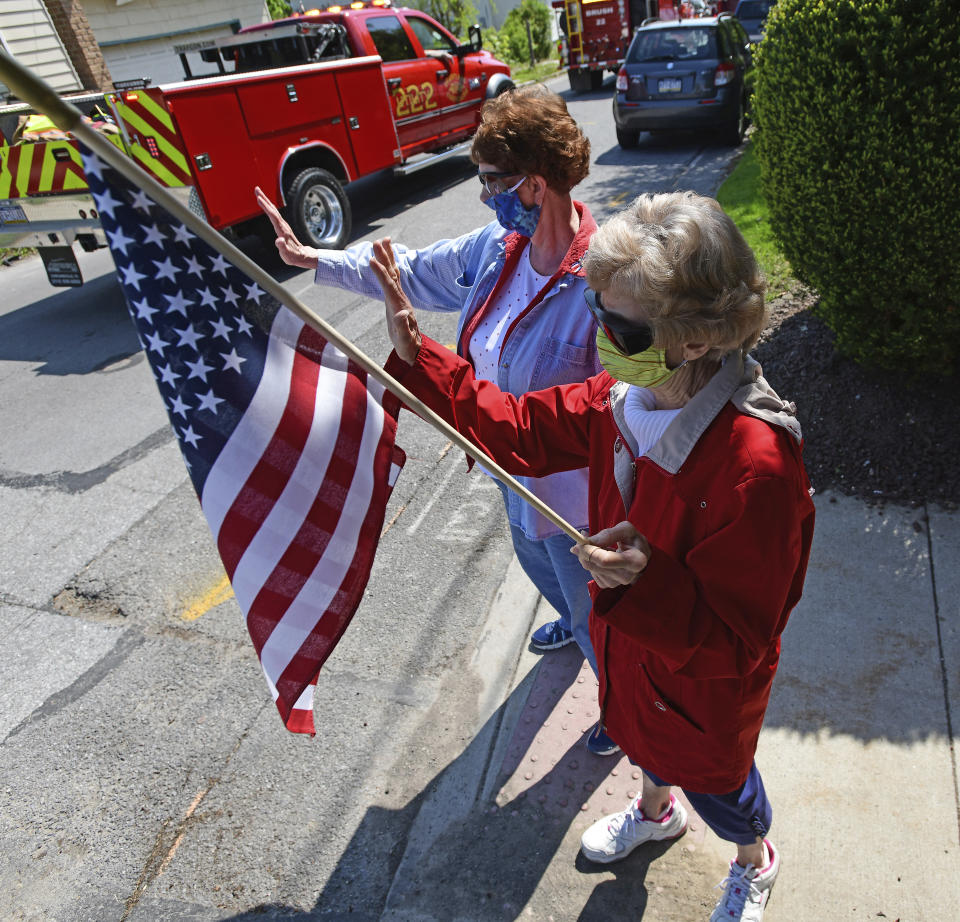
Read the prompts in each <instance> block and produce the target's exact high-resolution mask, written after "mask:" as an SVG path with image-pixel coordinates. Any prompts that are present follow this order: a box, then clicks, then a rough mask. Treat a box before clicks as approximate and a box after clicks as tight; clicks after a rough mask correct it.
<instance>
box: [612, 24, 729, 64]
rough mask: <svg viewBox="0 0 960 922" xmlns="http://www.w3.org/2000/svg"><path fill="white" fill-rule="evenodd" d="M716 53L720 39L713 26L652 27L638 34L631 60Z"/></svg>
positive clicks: (679, 58) (680, 58)
mask: <svg viewBox="0 0 960 922" xmlns="http://www.w3.org/2000/svg"><path fill="white" fill-rule="evenodd" d="M716 56H717V40H716V33H715V32H714V30H713V29H696V28H693V29H687V28H683V29H650V30H649V31H646V32H644V31H641V32H638V33H637V35H636V40H635V41H634V43H633V46H632V47H631V49H630V55H629V58H628V63H630V64H640V63H642V62H644V61H687V60H696V59H702V58H715V57H716Z"/></svg>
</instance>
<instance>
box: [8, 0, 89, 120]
mask: <svg viewBox="0 0 960 922" xmlns="http://www.w3.org/2000/svg"><path fill="white" fill-rule="evenodd" d="M0 36H2V37H3V43H2V44H3V46H4V47H5V48H6V49H7V50H8V51H9V52H10V54H12V55H13V56H14V57H15V58H16V59H17V60H18V61H20V62H21V63H23V64H25V65H26V66H27V67H29V68H30V69H31V70H32V71H33V72H34V73H35V74H36V75H37V76H38V77H41V78H42V79H44V80H46V81H47V83H49V84H50V85H51V86H52V87H53V88H54V89H55V90H58V91H59V92H61V93H66V92H69V91H71V90H79V89H81V88H82V85H81V83H80V80H79V78H78V77H77V72H76V71H75V70H74V68H73V64H71V63H70V58H69V56H68V55H67V52H66V49H65V48H64V47H63V43H62V42H61V41H60V37H59V36H58V35H57V32H56V29H54V27H53V23H52V22H51V21H50V14H49V13H48V12H47V8H46V6H44V4H43V0H0ZM0 86H2V84H0ZM5 92H6V89H5V88H4V89H3V90H0V93H5ZM0 102H2V96H0Z"/></svg>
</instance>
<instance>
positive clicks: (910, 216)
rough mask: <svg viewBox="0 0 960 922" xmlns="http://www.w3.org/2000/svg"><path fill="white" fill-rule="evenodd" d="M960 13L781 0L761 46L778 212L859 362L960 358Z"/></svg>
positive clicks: (807, 278)
mask: <svg viewBox="0 0 960 922" xmlns="http://www.w3.org/2000/svg"><path fill="white" fill-rule="evenodd" d="M958 23H960V17H958V15H957V9H956V7H955V6H954V5H953V4H952V3H949V2H947V0H779V3H778V5H777V6H776V7H774V9H773V11H772V12H771V14H770V17H769V20H768V22H767V28H766V35H765V37H764V39H763V42H762V43H761V45H760V47H759V49H758V51H757V81H756V89H755V94H754V99H753V106H754V118H755V121H756V124H757V126H758V131H757V134H756V143H757V153H758V157H759V159H760V163H761V168H762V176H763V179H762V184H763V192H764V194H765V196H766V199H767V201H768V203H769V206H770V216H771V225H772V227H773V231H774V233H775V235H776V236H777V238H778V239H779V241H780V243H781V245H782V248H783V252H784V255H785V256H786V258H787V259H788V260H789V261H790V265H791V266H792V268H793V270H794V273H795V274H796V276H797V277H798V278H799V279H801V280H802V281H803V282H805V283H806V284H808V285H810V286H811V287H813V288H814V289H816V290H817V292H818V293H819V294H820V306H819V308H818V311H819V313H820V315H821V316H822V317H823V319H824V320H825V321H826V323H827V324H828V325H829V326H830V327H831V329H833V331H834V332H835V333H836V335H837V345H838V347H839V348H840V349H841V350H842V351H843V352H845V353H846V354H848V355H850V356H851V357H852V358H854V359H856V360H857V361H860V362H863V363H864V364H870V365H876V366H879V367H884V368H888V369H902V370H904V371H906V372H907V373H908V374H909V373H910V372H911V371H913V370H916V369H918V368H919V367H920V363H924V365H925V366H926V367H925V368H924V370H929V371H933V372H935V373H942V374H949V373H950V372H951V371H952V370H953V366H954V365H955V364H956V363H957V360H958V357H960V207H958V205H960V202H958V198H960V56H958V51H960V41H958V38H960V29H958Z"/></svg>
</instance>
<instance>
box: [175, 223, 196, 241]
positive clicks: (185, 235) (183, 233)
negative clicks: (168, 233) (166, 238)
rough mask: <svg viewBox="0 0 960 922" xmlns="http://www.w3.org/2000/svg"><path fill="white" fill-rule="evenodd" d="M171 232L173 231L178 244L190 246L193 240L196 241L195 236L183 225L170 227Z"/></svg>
mask: <svg viewBox="0 0 960 922" xmlns="http://www.w3.org/2000/svg"><path fill="white" fill-rule="evenodd" d="M170 230H172V231H173V236H174V238H175V239H176V241H177V243H183V244H189V243H190V241H191V240H193V239H194V235H193V234H191V233H190V231H188V230H187V229H186V227H184V226H183V225H182V224H173V225H171V227H170Z"/></svg>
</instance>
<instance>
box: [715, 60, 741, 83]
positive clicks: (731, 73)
mask: <svg viewBox="0 0 960 922" xmlns="http://www.w3.org/2000/svg"><path fill="white" fill-rule="evenodd" d="M736 76H737V69H736V67H734V66H733V65H732V64H731V63H730V62H729V61H724V62H723V63H722V64H721V65H720V66H719V67H718V68H717V71H716V73H715V74H714V75H713V85H714V86H725V85H726V84H728V83H733V78H734V77H736Z"/></svg>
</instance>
